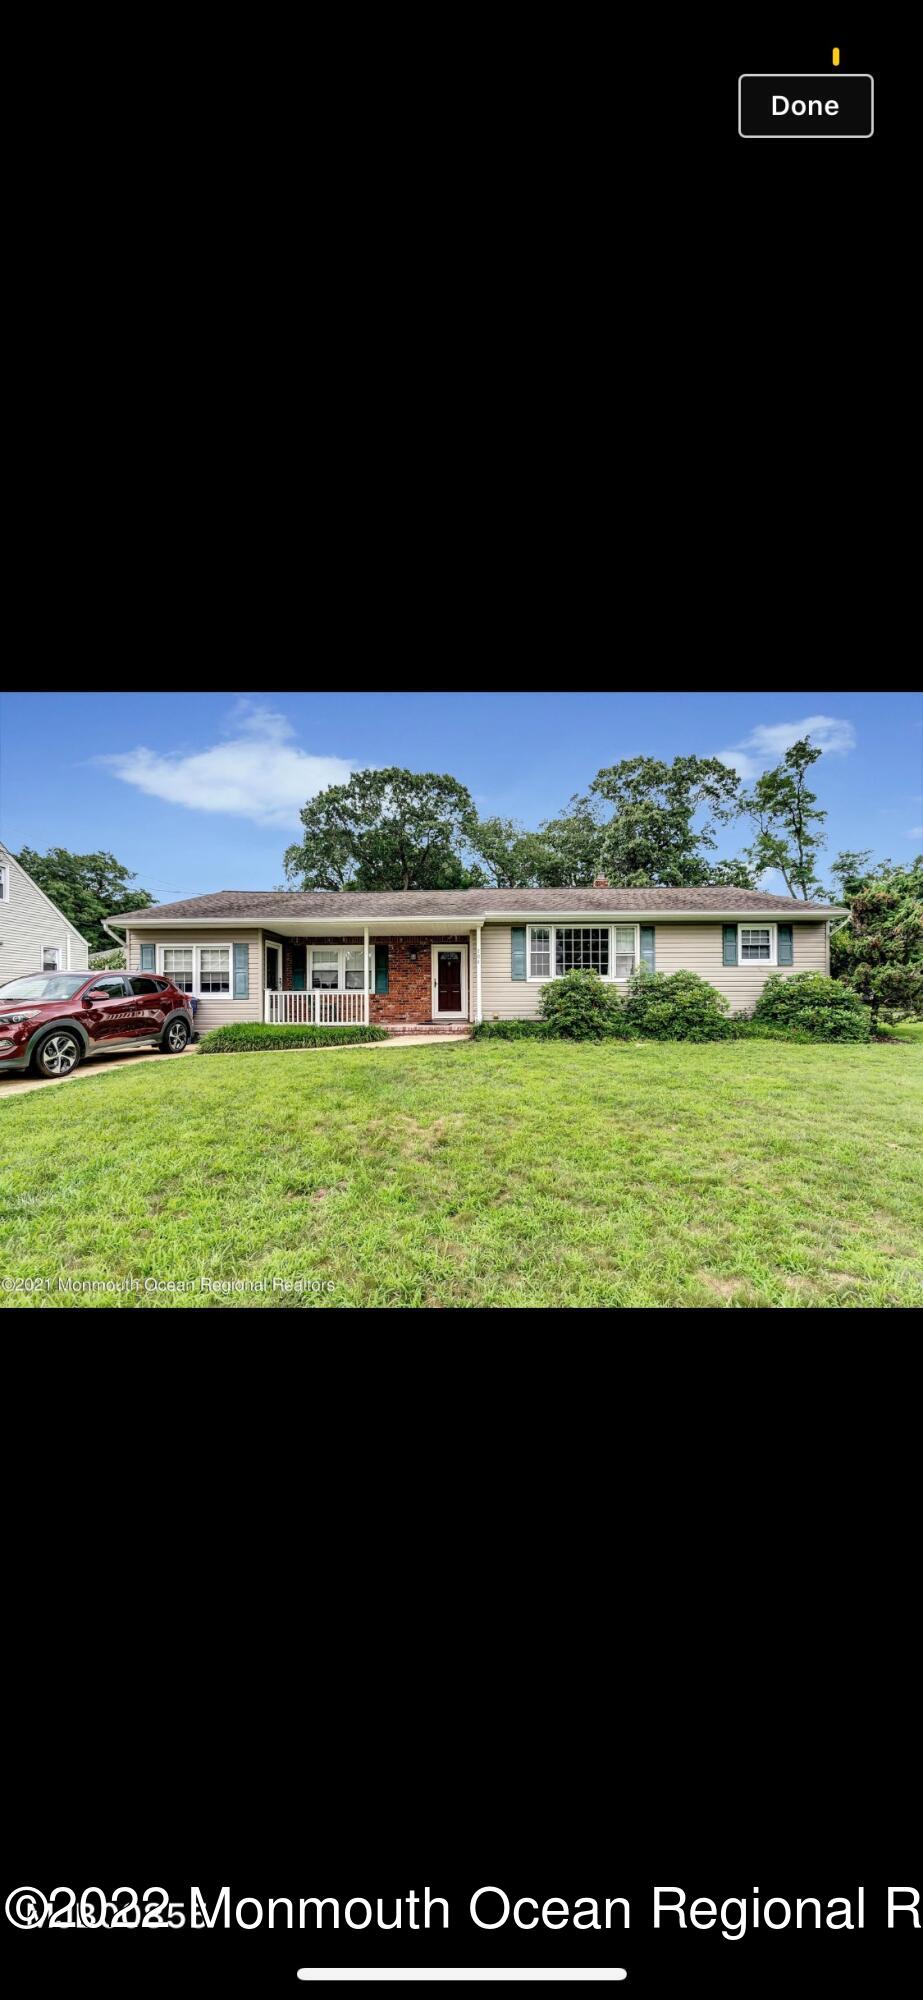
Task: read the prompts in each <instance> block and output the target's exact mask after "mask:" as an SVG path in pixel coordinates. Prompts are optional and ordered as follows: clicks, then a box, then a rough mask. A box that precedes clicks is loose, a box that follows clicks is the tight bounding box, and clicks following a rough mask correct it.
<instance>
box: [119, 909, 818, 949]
mask: <svg viewBox="0 0 923 2000" xmlns="http://www.w3.org/2000/svg"><path fill="white" fill-rule="evenodd" d="M848 915H849V911H848V910H847V909H844V908H843V907H841V905H839V904H837V903H825V904H823V905H822V906H821V907H820V908H817V909H807V910H806V909H805V907H804V905H803V904H802V903H797V902H791V903H771V904H769V906H768V907H767V908H765V909H761V910H662V909H653V910H652V909H643V910H549V909H547V908H545V909H537V910H484V911H482V912H481V913H480V914H479V915H476V914H475V912H474V911H473V910H472V911H465V910H447V911H443V912H442V913H441V914H437V913H435V912H429V913H427V912H424V911H421V912H420V914H419V915H418V916H413V915H412V914H411V912H410V911H405V912H404V913H403V915H400V916H398V915H391V916H387V915H386V914H384V913H383V912H382V913H381V914H376V913H373V912H369V911H364V910H362V909H358V910H357V911H356V914H355V916H349V917H330V916H327V917H325V916H321V915H320V914H318V915H316V916H315V915H314V914H313V913H312V914H311V915H310V916H308V915H307V914H305V913H303V912H301V911H295V910H293V911H291V912H287V911H284V910H277V911H275V912H265V913H259V912H253V911H248V912H247V913H246V915H241V914H240V913H238V914H237V915H234V914H233V912H231V913H230V914H228V915H227V916H223V917H171V916H170V915H169V914H164V913H163V912H162V911H158V910H157V909H151V910H148V911H146V912H145V914H144V916H141V917H132V918H130V919H128V920H126V919H125V918H124V917H118V918H113V919H112V921H113V922H115V923H120V924H122V925H123V926H124V927H125V928H127V926H128V922H130V924H131V928H132V930H140V929H142V927H145V926H148V927H150V926H153V925H156V926H158V927H159V928H160V929H161V930H163V929H164V928H165V927H169V928H170V929H173V928H174V927H176V928H182V929H187V928H188V929H190V930H192V929H196V930H205V929H208V928H213V929H215V930H227V928H228V926H229V925H231V924H252V925H253V926H254V927H256V926H260V927H261V928H264V929H266V930H273V929H275V927H276V925H277V924H279V923H280V922H281V923H285V924H295V923H299V924H312V925H314V926H316V927H319V928H320V929H322V930H327V931H333V930H336V929H338V928H339V929H341V930H347V931H354V930H355V929H356V926H357V924H388V925H390V927H391V929H392V930H395V929H397V930H400V927H401V925H402V924H405V923H413V924H441V925H442V926H443V927H444V928H450V929H454V930H465V929H467V930H476V929H480V927H481V925H483V924H507V923H510V922H513V923H540V924H541V923H565V924H571V923H580V922H583V923H592V922H593V921H594V920H596V921H599V920H601V921H602V922H604V923H610V924H611V923H637V921H638V919H639V918H641V917H644V918H650V919H651V920H652V921H653V920H655V919H657V918H658V917H659V918H664V917H669V918H671V919H681V920H682V922H683V923H706V924H707V923H722V922H723V923H746V921H747V918H748V917H750V918H752V919H753V920H754V921H756V920H758V919H759V918H760V917H800V918H802V920H803V921H805V922H808V923H811V922H813V923H819V922H821V920H822V919H826V918H828V917H848ZM103 922H104V926H105V929H106V930H107V931H109V934H110V936H112V937H114V936H115V932H114V931H113V930H112V929H111V925H110V922H109V920H108V919H107V918H104V919H103ZM122 942H123V939H122V938H119V943H120V944H121V943H122Z"/></svg>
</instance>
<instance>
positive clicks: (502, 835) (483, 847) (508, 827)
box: [466, 817, 549, 889]
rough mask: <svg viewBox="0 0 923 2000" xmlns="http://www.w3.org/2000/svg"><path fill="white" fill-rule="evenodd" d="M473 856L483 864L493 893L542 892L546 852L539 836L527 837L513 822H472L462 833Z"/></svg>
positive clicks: (547, 853)
mask: <svg viewBox="0 0 923 2000" xmlns="http://www.w3.org/2000/svg"><path fill="white" fill-rule="evenodd" d="M466 840H467V843H468V846H469V848H470V849H471V852H472V854H473V855H475V856H476V858H477V860H478V861H479V862H482V863H483V866H484V871H485V877H486V879H487V881H488V882H489V883H490V884H491V887H492V888H494V889H534V888H542V887H543V886H545V884H546V881H547V868H548V866H549V859H548V855H549V850H548V848H547V845H546V843H545V841H544V839H543V837H542V835H541V834H540V833H529V832H527V830H526V828H525V827H523V826H520V825H519V823H518V821H516V820H513V819H501V818H498V817H493V818H489V819H474V820H473V821H472V822H471V823H470V825H469V826H468V827H467V829H466Z"/></svg>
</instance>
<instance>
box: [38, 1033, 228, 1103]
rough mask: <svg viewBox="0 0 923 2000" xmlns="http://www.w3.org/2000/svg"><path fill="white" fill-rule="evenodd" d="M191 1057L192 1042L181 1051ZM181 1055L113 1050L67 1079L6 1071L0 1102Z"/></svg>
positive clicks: (92, 1058) (87, 1062)
mask: <svg viewBox="0 0 923 2000" xmlns="http://www.w3.org/2000/svg"><path fill="white" fill-rule="evenodd" d="M191 1054H192V1043H190V1045H189V1047H188V1048H187V1049H184V1050H183V1056H188V1055H191ZM183 1056H164V1055H161V1053H160V1050H159V1049H119V1050H115V1049H113V1050H111V1051H110V1052H109V1053H108V1054H102V1053H100V1054H99V1055H93V1056H86V1057H85V1058H84V1060H83V1062H82V1063H78V1065H77V1068H76V1069H72V1070H71V1072H70V1075H69V1076H36V1075H35V1073H34V1071H33V1070H26V1071H25V1072H24V1074H23V1075H22V1076H17V1075H16V1072H15V1071H14V1070H6V1071H5V1072H4V1074H3V1075H0V1103H2V1101H3V1099H4V1098H5V1097H19V1096H21V1095H22V1093H23V1091H26V1090H56V1089H57V1086H58V1084H59V1083H74V1082H75V1081H76V1079H77V1078H79V1077H81V1076H96V1075H98V1074H99V1072H100V1071H101V1070H104V1069H115V1068H116V1067H117V1066H118V1065H120V1064H122V1063H127V1064H129V1065H131V1064H133V1063H143V1062H159V1063H175V1062H182V1060H183Z"/></svg>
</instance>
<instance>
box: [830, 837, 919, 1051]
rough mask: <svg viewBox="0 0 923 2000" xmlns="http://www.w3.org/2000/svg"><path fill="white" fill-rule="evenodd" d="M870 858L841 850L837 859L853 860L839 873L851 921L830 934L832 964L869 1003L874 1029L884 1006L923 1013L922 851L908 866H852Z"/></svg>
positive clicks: (840, 977) (837, 975)
mask: <svg viewBox="0 0 923 2000" xmlns="http://www.w3.org/2000/svg"><path fill="white" fill-rule="evenodd" d="M867 858H868V857H867V855H865V854H862V855H854V854H850V855H839V856H838V857H837V863H835V864H834V867H835V868H837V864H838V863H840V862H848V863H849V864H850V867H849V868H844V870H843V872H842V874H841V875H840V879H841V881H842V882H843V885H844V892H845V897H846V900H847V901H848V903H849V922H848V924H844V925H842V926H841V928H840V929H838V930H836V931H834V932H833V934H832V936H831V939H830V970H831V972H832V973H833V974H834V975H835V977H836V978H837V979H839V980H842V981H843V983H844V984H845V985H847V986H849V987H850V988H851V989H852V991H853V992H854V993H857V994H858V995H859V997H860V999H862V1000H864V1001H865V1002H866V1004H867V1005H868V1006H869V1007H870V1008H871V1012H872V1028H873V1030H874V1029H875V1028H877V1026H878V1019H879V1014H880V1011H881V1009H882V1008H884V1009H885V1011H886V1012H887V1013H889V1014H891V1013H898V1014H901V1013H906V1014H923V854H918V855H917V856H916V859H915V860H914V861H912V862H911V864H910V866H909V867H907V868H904V867H899V866H896V865H895V864H894V863H893V862H890V861H885V862H881V863H880V864H879V866H878V867H877V868H874V869H872V870H871V871H869V872H868V873H867V874H865V875H856V874H854V873H852V872H851V867H852V864H854V863H856V862H860V863H861V862H863V861H866V860H867Z"/></svg>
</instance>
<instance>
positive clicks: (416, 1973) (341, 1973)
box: [298, 1965, 628, 1981]
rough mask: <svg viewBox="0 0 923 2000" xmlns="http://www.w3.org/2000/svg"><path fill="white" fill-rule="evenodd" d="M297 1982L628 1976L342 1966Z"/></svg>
mask: <svg viewBox="0 0 923 2000" xmlns="http://www.w3.org/2000/svg"><path fill="white" fill-rule="evenodd" d="M298 1977H299V1979H339V1980H343V1979H351V1980H357V1979H387V1980H392V1979H397V1980H400V1979H477V1980H490V1979H557V1980H562V1981H566V1980H572V1979H580V1980H591V1979H592V1980H598V1979H627V1978H628V1974H627V1972H626V1971H625V1969H624V1967H623V1966H621V1965H611V1966H609V1968H608V1970H606V1971H601V1970H598V1969H597V1968H596V1967H593V1969H592V1970H587V1968H586V1967H585V1966H584V1968H583V1970H582V1971H580V1972H574V1971H571V1972H568V1971H565V1970H564V1969H563V1967H560V1966H548V1965H546V1966H541V1965H540V1966H534V1965H530V1966H528V1967H527V1966H510V1965H506V1966H501V1967H500V1968H499V1969H496V1968H494V1969H493V1970H491V1969H490V1968H489V1967H486V1966H481V1965H467V1966H466V1965H443V1966H436V1967H431V1968H429V1969H428V1970H427V1969H426V1968H418V1967H416V1966H413V1967H408V1966H406V1965H405V1966H377V1967H375V1966H372V1967H367V1968H365V1969H363V1970H357V1969H355V1968H347V1967H346V1966H342V1965H340V1966H321V1965H304V1966H302V1967H301V1968H300V1970H299V1973H298Z"/></svg>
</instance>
